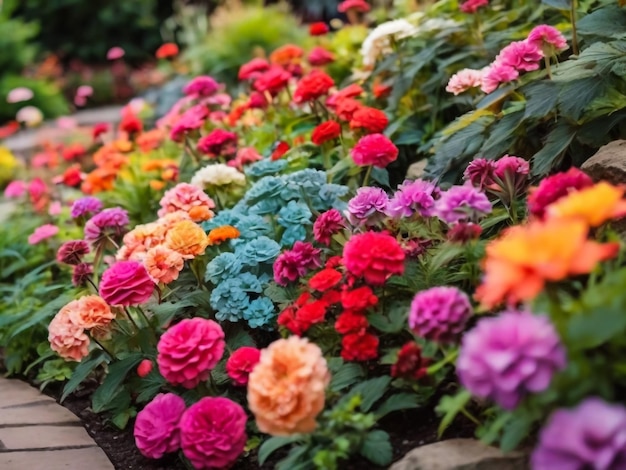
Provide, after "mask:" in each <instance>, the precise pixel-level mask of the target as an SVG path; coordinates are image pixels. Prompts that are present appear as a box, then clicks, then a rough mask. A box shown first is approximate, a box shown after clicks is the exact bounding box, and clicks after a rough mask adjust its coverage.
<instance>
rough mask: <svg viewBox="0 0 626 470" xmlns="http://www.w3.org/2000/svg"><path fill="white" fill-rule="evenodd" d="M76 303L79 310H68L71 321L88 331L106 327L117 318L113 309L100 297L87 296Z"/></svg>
mask: <svg viewBox="0 0 626 470" xmlns="http://www.w3.org/2000/svg"><path fill="white" fill-rule="evenodd" d="M74 302H77V304H76V305H77V308H75V309H69V310H68V312H69V313H68V314H69V316H70V319H71V320H72V321H73V322H74V323H75V324H77V325H78V326H80V327H81V328H84V329H86V330H91V329H92V328H102V327H105V326H107V325H108V324H109V323H111V320H113V319H114V318H115V314H114V313H113V312H112V311H111V307H109V305H108V304H107V303H106V302H105V301H104V300H103V299H102V297H100V296H97V295H87V296H85V297H81V298H80V299H78V300H77V301H74ZM71 303H72V302H70V304H71ZM68 305H69V304H68ZM66 307H67V306H66Z"/></svg>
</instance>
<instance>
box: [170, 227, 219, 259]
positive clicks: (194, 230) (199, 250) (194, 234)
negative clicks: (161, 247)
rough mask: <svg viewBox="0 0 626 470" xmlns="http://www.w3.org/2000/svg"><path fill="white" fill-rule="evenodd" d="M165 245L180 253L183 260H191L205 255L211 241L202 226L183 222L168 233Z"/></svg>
mask: <svg viewBox="0 0 626 470" xmlns="http://www.w3.org/2000/svg"><path fill="white" fill-rule="evenodd" d="M165 244H166V246H167V247H168V248H171V249H172V250H174V251H178V252H179V253H180V254H181V255H182V256H183V258H185V259H190V258H193V257H195V256H198V255H201V254H203V253H204V250H206V247H207V245H208V244H209V240H208V238H207V236H206V233H204V230H202V228H201V227H200V226H198V225H196V224H195V223H193V222H192V221H191V220H183V221H181V222H178V223H177V224H175V225H174V226H173V227H172V229H171V230H169V231H168V232H167V236H166V237H165Z"/></svg>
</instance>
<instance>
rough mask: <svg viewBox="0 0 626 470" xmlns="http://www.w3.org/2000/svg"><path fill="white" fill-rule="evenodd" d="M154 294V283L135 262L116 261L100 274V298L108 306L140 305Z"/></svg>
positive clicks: (140, 265)
mask: <svg viewBox="0 0 626 470" xmlns="http://www.w3.org/2000/svg"><path fill="white" fill-rule="evenodd" d="M153 292H154V282H153V281H152V278H151V277H150V275H149V274H148V272H147V271H146V268H144V266H143V264H141V263H139V262H137V261H118V262H117V263H115V264H114V265H113V266H111V267H110V268H109V269H107V270H106V271H104V273H103V274H102V280H101V281H100V297H102V298H103V299H104V300H105V302H106V303H108V304H109V305H123V306H129V305H140V304H143V303H146V302H147V301H148V300H149V299H150V296H152V293H153Z"/></svg>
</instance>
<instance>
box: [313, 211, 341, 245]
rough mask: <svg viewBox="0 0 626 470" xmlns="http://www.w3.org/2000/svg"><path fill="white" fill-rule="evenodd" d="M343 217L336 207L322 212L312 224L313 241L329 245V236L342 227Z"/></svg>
mask: <svg viewBox="0 0 626 470" xmlns="http://www.w3.org/2000/svg"><path fill="white" fill-rule="evenodd" d="M343 224H344V219H343V216H342V215H341V212H339V211H338V210H337V209H331V210H329V211H326V212H323V213H322V214H320V215H319V217H318V218H317V219H315V223H314V224H313V236H314V237H315V241H317V242H318V243H322V244H324V245H327V246H328V245H330V239H331V237H332V236H333V235H334V234H336V233H338V232H339V231H340V230H341V229H342V228H344V225H343Z"/></svg>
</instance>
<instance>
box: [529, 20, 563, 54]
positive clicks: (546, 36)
mask: <svg viewBox="0 0 626 470" xmlns="http://www.w3.org/2000/svg"><path fill="white" fill-rule="evenodd" d="M526 41H528V42H530V43H533V44H535V46H537V47H539V48H541V49H542V50H543V51H544V53H546V52H547V51H546V49H548V51H549V52H551V53H554V49H556V50H563V49H567V40H566V39H565V36H563V35H562V34H561V32H560V31H559V30H558V29H556V28H554V27H552V26H549V25H547V24H540V25H539V26H535V27H534V28H533V29H532V30H531V32H530V33H529V34H528V38H526ZM546 55H548V54H546Z"/></svg>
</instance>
